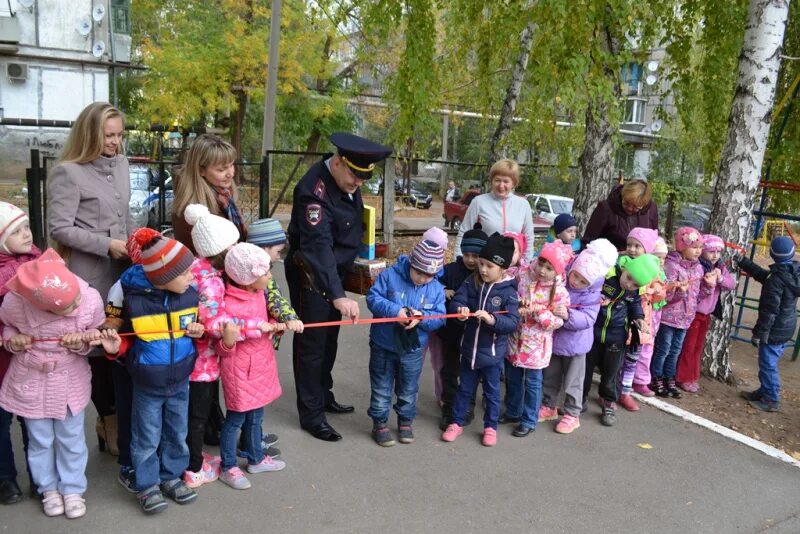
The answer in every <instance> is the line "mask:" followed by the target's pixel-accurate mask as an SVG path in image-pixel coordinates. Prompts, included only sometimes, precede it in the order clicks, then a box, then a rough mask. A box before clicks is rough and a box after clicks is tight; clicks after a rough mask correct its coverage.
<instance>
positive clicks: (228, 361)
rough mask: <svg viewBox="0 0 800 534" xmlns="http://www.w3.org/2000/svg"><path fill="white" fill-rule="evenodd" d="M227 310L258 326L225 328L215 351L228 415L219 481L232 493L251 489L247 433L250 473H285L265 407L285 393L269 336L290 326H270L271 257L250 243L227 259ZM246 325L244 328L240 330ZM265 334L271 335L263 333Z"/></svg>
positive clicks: (241, 245)
mask: <svg viewBox="0 0 800 534" xmlns="http://www.w3.org/2000/svg"><path fill="white" fill-rule="evenodd" d="M225 274H226V275H227V278H228V283H227V284H226V285H225V308H226V310H227V312H228V314H229V315H230V316H232V317H254V318H257V319H258V320H260V322H259V324H258V325H257V326H256V327H255V328H252V327H247V326H246V323H243V322H242V321H240V320H235V322H234V321H232V322H228V323H226V324H225V327H224V329H223V333H222V339H221V340H219V341H217V343H216V347H215V350H216V351H217V353H218V354H219V355H220V368H221V372H222V389H223V391H224V393H225V407H226V408H227V414H226V416H225V422H224V423H223V424H222V433H221V435H220V449H219V452H220V456H222V473H221V474H220V476H219V479H220V480H221V481H222V482H224V483H225V484H227V485H228V486H230V487H232V488H233V489H240V490H241V489H248V488H249V487H250V481H249V480H247V477H245V476H244V473H242V470H241V469H239V466H238V465H237V460H236V435H237V433H238V432H239V430H241V431H242V442H243V444H244V449H243V452H244V453H245V455H246V457H247V472H248V473H265V472H268V471H280V470H281V469H283V468H284V467H286V464H285V463H284V462H283V461H281V460H276V459H273V458H272V457H270V456H269V455H266V454H264V449H263V445H262V443H261V420H262V418H263V417H264V406H266V405H267V404H269V403H271V402H272V401H274V400H275V399H277V398H278V397H280V395H281V384H280V382H279V380H278V363H277V362H276V360H275V350H274V349H273V347H272V340H271V339H270V337H271V336H270V334H272V333H273V332H277V331H281V330H283V329H284V328H285V325H283V324H281V323H270V321H269V316H268V315H267V299H266V294H265V292H264V290H265V289H267V286H269V280H270V278H271V276H272V275H271V274H270V261H269V254H267V253H266V252H265V251H264V250H262V249H261V248H259V247H257V246H255V245H253V244H250V243H239V244H238V245H236V246H234V247H233V248H232V249H230V251H228V254H227V255H226V256H225ZM240 325H242V326H243V327H244V328H241V327H240ZM264 334H266V335H264Z"/></svg>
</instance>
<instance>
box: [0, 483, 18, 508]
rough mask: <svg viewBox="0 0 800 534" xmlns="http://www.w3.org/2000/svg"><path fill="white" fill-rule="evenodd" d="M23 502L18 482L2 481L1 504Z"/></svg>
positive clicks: (0, 490)
mask: <svg viewBox="0 0 800 534" xmlns="http://www.w3.org/2000/svg"><path fill="white" fill-rule="evenodd" d="M21 500H22V490H21V489H19V486H18V485H17V481H16V480H14V479H12V480H0V504H14V503H17V502H19V501H21Z"/></svg>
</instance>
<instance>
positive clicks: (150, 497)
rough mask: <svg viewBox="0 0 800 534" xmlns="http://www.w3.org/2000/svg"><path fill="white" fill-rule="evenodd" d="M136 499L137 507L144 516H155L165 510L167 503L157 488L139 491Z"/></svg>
mask: <svg viewBox="0 0 800 534" xmlns="http://www.w3.org/2000/svg"><path fill="white" fill-rule="evenodd" d="M136 498H137V499H139V506H141V507H142V511H143V512H144V513H146V514H157V513H159V512H163V511H164V510H166V509H167V501H166V500H164V495H163V494H162V493H161V490H160V489H159V487H158V486H153V487H151V488H147V489H146V490H144V491H140V492H139V493H138V494H137V495H136Z"/></svg>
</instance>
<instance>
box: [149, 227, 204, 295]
mask: <svg viewBox="0 0 800 534" xmlns="http://www.w3.org/2000/svg"><path fill="white" fill-rule="evenodd" d="M146 230H150V231H149V232H148V231H146ZM136 240H137V241H138V242H139V245H140V246H141V247H142V252H141V256H142V267H143V268H144V275H145V276H146V277H147V279H148V280H150V282H151V283H152V284H153V285H164V284H168V283H170V282H171V281H172V280H174V279H175V278H177V277H178V276H180V275H181V274H182V273H183V272H185V271H186V269H188V268H189V267H191V266H192V262H193V261H194V256H193V255H192V253H191V252H190V251H189V249H188V248H186V247H185V246H183V245H182V244H181V243H179V242H178V241H175V240H174V239H169V238H166V237H162V236H161V234H159V233H158V232H156V231H155V230H152V229H149V228H146V229H142V230H140V231H138V232H136Z"/></svg>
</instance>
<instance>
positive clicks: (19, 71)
mask: <svg viewBox="0 0 800 534" xmlns="http://www.w3.org/2000/svg"><path fill="white" fill-rule="evenodd" d="M6 74H7V75H8V79H9V80H12V81H15V82H24V81H25V80H27V79H28V66H27V65H24V64H22V63H8V64H7V65H6Z"/></svg>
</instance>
